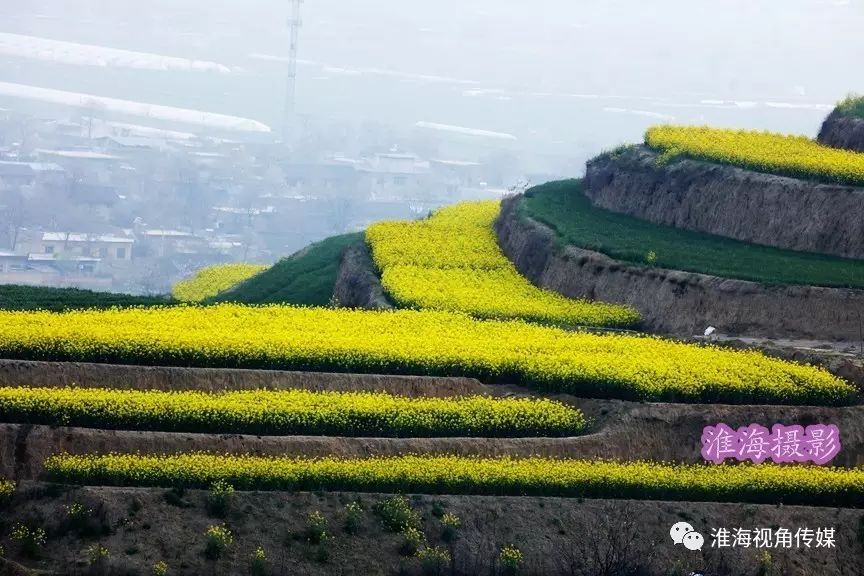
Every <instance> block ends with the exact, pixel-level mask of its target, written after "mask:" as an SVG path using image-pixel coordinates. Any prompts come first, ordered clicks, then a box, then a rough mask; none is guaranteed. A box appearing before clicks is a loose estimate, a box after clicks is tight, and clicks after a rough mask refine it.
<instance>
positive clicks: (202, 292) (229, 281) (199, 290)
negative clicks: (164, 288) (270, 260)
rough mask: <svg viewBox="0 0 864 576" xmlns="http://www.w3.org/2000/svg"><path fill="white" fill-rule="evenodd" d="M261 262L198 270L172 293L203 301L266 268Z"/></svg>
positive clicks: (187, 300) (176, 286)
mask: <svg viewBox="0 0 864 576" xmlns="http://www.w3.org/2000/svg"><path fill="white" fill-rule="evenodd" d="M266 268H267V266H264V265H261V264H219V265H217V266H208V267H207V268H202V269H201V270H198V271H197V272H196V273H195V275H194V276H192V277H191V278H187V279H186V280H181V281H180V282H178V283H177V284H175V285H174V288H173V289H172V290H171V295H172V296H174V298H176V299H177V300H180V301H181V302H202V301H204V300H206V299H207V298H210V297H212V296H216V295H217V294H220V293H222V292H224V291H225V290H228V289H229V288H232V287H233V286H235V285H237V284H239V283H240V282H243V281H244V280H248V279H249V278H251V277H252V276H254V275H256V274H258V273H259V272H261V271H262V270H265V269H266Z"/></svg>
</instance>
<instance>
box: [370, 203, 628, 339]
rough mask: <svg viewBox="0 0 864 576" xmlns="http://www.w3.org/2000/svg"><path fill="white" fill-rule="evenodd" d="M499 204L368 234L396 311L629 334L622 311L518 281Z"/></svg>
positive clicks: (377, 227)
mask: <svg viewBox="0 0 864 576" xmlns="http://www.w3.org/2000/svg"><path fill="white" fill-rule="evenodd" d="M499 211H500V204H499V203H498V202H495V201H492V202H466V203H463V204H458V205H456V206H451V207H448V208H443V209H442V210H440V211H439V212H437V213H436V214H435V215H434V216H432V217H431V218H429V219H428V220H422V221H419V222H381V223H378V224H373V225H372V226H370V227H369V229H368V230H367V231H366V240H367V242H368V243H369V245H370V246H371V248H372V254H373V258H374V260H375V264H376V265H377V266H378V268H379V270H380V271H381V273H382V278H381V281H382V284H383V286H384V289H385V290H386V291H387V293H388V294H390V296H391V297H392V298H393V299H394V300H395V301H396V302H397V303H398V304H399V305H401V306H405V307H410V308H419V309H423V308H431V309H435V310H450V311H459V312H465V313H467V314H470V315H472V316H475V317H478V318H493V319H510V318H520V319H524V320H528V321H535V322H544V323H551V324H562V325H571V326H572V325H590V326H608V327H630V326H634V325H636V324H637V323H638V322H639V314H638V312H636V311H635V310H634V309H632V308H630V307H628V306H620V305H617V304H604V303H600V302H590V301H587V300H572V299H569V298H565V297H564V296H561V295H560V294H557V293H554V292H551V291H548V290H542V289H540V288H537V287H536V286H534V285H533V284H531V283H530V282H529V281H528V280H527V279H526V278H524V277H523V276H522V275H520V274H519V272H518V271H517V270H516V267H515V266H514V265H513V263H512V262H510V261H509V260H508V259H507V257H506V256H504V254H503V253H502V252H501V249H500V248H499V247H498V242H497V239H496V238H495V233H494V231H493V228H492V226H493V223H494V221H495V218H497V216H498V213H499Z"/></svg>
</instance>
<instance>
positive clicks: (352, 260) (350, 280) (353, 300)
mask: <svg viewBox="0 0 864 576" xmlns="http://www.w3.org/2000/svg"><path fill="white" fill-rule="evenodd" d="M333 298H334V299H335V300H336V302H337V303H338V305H339V306H342V307H345V308H367V309H372V310H389V309H391V308H393V304H392V303H390V301H389V300H388V299H387V295H386V294H385V293H384V288H383V287H382V286H381V280H380V279H379V278H378V274H377V273H376V271H375V264H374V263H373V262H372V256H371V254H370V253H369V248H368V246H366V243H365V242H358V243H357V244H354V245H352V246H349V247H348V249H347V250H345V253H344V254H343V255H342V261H341V263H340V265H339V274H338V276H337V277H336V285H335V286H334V288H333Z"/></svg>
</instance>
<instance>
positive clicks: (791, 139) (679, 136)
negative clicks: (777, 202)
mask: <svg viewBox="0 0 864 576" xmlns="http://www.w3.org/2000/svg"><path fill="white" fill-rule="evenodd" d="M645 144H647V145H648V146H650V147H651V148H654V149H656V150H660V151H661V152H663V156H661V158H662V159H663V160H665V161H668V160H671V159H673V158H675V157H676V156H679V155H683V156H687V157H690V158H695V159H698V160H707V161H709V162H720V163H723V164H732V165H734V166H741V167H742V168H748V169H751V170H756V171H758V172H768V173H771V174H779V175H781V176H792V177H794V178H803V179H805V180H818V181H821V182H831V183H837V184H851V185H853V186H861V185H864V154H862V153H859V152H852V151H849V150H840V149H837V148H831V147H828V146H823V145H821V144H819V143H818V142H816V141H815V140H813V139H812V138H808V137H806V136H787V135H783V134H775V133H771V132H756V131H750V130H729V129H721V128H711V127H708V126H655V127H652V128H649V129H648V131H647V132H646V133H645Z"/></svg>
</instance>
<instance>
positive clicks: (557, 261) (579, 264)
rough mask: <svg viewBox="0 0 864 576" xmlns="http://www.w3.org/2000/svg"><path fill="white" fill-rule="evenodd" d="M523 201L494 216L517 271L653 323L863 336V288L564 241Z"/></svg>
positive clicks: (754, 332)
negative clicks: (725, 270)
mask: <svg viewBox="0 0 864 576" xmlns="http://www.w3.org/2000/svg"><path fill="white" fill-rule="evenodd" d="M520 201H521V197H519V196H517V197H513V198H508V199H506V200H505V201H504V204H503V206H502V210H501V216H500V217H499V219H498V220H497V222H496V223H495V229H496V232H497V235H498V242H499V244H500V246H501V248H502V250H503V251H504V253H505V254H506V255H507V257H508V258H509V259H510V260H511V261H513V263H514V264H515V265H516V268H517V269H518V270H519V272H520V273H522V274H523V275H525V276H527V277H528V278H529V279H530V280H531V281H532V282H534V283H535V284H537V285H538V286H541V287H544V288H549V289H551V290H555V291H556V292H560V293H561V294H564V295H565V296H569V297H571V298H589V299H594V300H602V301H605V302H617V303H622V304H629V305H630V306H633V307H635V308H636V309H637V310H639V312H640V313H641V314H642V317H643V319H644V327H645V328H647V329H648V330H651V331H656V332H662V333H666V334H673V335H677V336H691V335H693V334H701V333H702V331H703V330H704V329H705V327H706V326H714V327H715V328H717V329H718V330H719V331H720V332H723V333H727V334H731V335H739V336H762V337H768V338H813V339H822V340H836V341H857V340H858V338H859V336H860V333H861V332H860V331H861V321H862V316H864V290H850V289H842V288H823V287H811V286H768V285H763V284H759V283H757V282H749V281H745V280H733V279H729V278H719V277H717V276H709V275H706V274H697V273H693V272H683V271H679V270H668V269H664V268H654V267H649V266H642V265H637V264H630V263H626V262H621V261H618V260H614V259H612V258H610V257H608V256H606V255H605V254H600V253H599V252H594V251H591V250H585V249H582V248H579V247H576V246H565V247H560V246H559V245H558V242H557V239H556V235H555V232H554V231H552V230H551V229H550V228H548V227H547V226H545V225H543V224H541V223H539V222H537V221H535V220H533V219H531V218H526V217H522V216H521V215H520V214H519V202H520ZM862 207H864V198H862ZM862 238H864V236H862Z"/></svg>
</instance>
